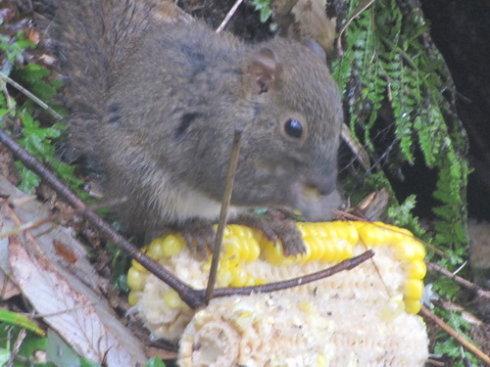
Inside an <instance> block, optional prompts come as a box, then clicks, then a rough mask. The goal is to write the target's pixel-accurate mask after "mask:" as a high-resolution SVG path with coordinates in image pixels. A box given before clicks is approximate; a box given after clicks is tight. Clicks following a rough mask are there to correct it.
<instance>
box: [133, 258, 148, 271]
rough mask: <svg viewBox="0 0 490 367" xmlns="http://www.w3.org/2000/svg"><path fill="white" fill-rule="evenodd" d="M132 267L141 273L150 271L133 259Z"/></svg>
mask: <svg viewBox="0 0 490 367" xmlns="http://www.w3.org/2000/svg"><path fill="white" fill-rule="evenodd" d="M131 266H132V267H133V268H134V269H136V270H138V271H139V272H141V273H145V272H147V271H148V270H146V268H145V267H144V266H143V265H141V264H140V263H139V262H137V261H136V260H134V259H133V260H131Z"/></svg>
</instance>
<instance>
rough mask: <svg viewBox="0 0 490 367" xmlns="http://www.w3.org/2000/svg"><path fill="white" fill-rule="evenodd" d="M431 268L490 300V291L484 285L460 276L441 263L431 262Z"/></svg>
mask: <svg viewBox="0 0 490 367" xmlns="http://www.w3.org/2000/svg"><path fill="white" fill-rule="evenodd" d="M429 270H433V271H436V272H438V273H440V274H442V275H444V276H446V277H448V278H450V279H452V280H454V281H455V282H456V283H458V284H459V285H461V286H463V287H465V288H467V289H469V290H472V291H474V292H476V294H477V295H479V296H480V297H484V298H488V299H489V300H490V291H488V290H485V289H483V288H482V287H480V286H478V285H476V284H475V283H472V282H470V281H469V280H466V279H464V278H463V277H460V276H459V275H456V274H453V273H451V272H450V271H449V270H447V269H446V268H444V267H442V266H440V265H439V264H435V263H429Z"/></svg>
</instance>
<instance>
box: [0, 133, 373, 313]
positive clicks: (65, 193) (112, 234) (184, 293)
mask: <svg viewBox="0 0 490 367" xmlns="http://www.w3.org/2000/svg"><path fill="white" fill-rule="evenodd" d="M0 143H3V144H4V145H5V146H6V147H7V148H8V149H9V150H10V151H11V152H12V153H13V154H14V155H15V156H16V157H17V159H19V160H20V161H22V163H24V165H25V166H26V167H27V168H30V169H31V170H33V171H34V172H35V173H36V174H38V175H39V176H40V177H41V178H42V179H43V180H44V181H45V182H46V183H47V184H48V185H50V186H51V188H52V189H53V190H54V191H56V192H57V193H58V195H60V196H61V197H62V198H63V199H65V200H66V201H67V202H68V203H69V204H70V205H71V206H73V207H74V208H75V210H77V211H79V212H80V216H81V217H82V218H84V219H85V220H87V221H88V222H90V223H91V224H92V225H93V226H94V227H96V228H97V229H98V230H99V231H100V233H101V234H102V235H103V236H104V237H105V238H106V239H107V240H109V241H110V242H112V243H114V244H115V245H117V246H118V247H120V248H121V249H123V250H124V251H126V253H127V254H128V255H129V256H130V257H131V258H132V259H134V260H136V261H137V262H139V263H140V264H141V265H142V266H143V267H145V268H146V269H147V270H149V271H150V272H151V273H153V274H154V275H155V276H156V277H157V278H159V279H160V280H162V281H163V282H164V283H165V284H167V285H168V286H169V287H171V288H172V289H173V290H175V291H176V292H177V294H178V295H179V297H180V298H181V299H182V300H183V301H184V302H185V303H186V304H187V305H188V306H189V307H190V308H193V309H196V308H198V307H200V306H202V305H203V304H204V301H205V299H204V296H205V290H204V289H202V290H201V289H198V290H196V289H194V288H192V287H190V286H189V285H187V284H186V283H184V282H182V281H181V280H180V279H179V278H177V277H176V276H175V275H174V274H172V273H171V272H170V271H168V270H167V269H165V268H164V267H162V266H161V265H160V264H159V263H158V262H156V261H154V260H152V259H150V258H149V257H148V256H146V255H145V254H143V253H141V252H139V251H138V248H137V247H136V246H134V245H133V244H132V243H130V242H129V241H128V240H126V239H125V238H124V237H123V236H121V235H120V234H119V233H117V232H116V231H114V229H113V228H112V227H111V226H110V225H109V224H108V223H107V222H105V221H104V220H103V219H102V218H100V217H99V216H98V215H97V214H96V213H95V212H94V211H93V210H91V209H90V208H88V207H87V206H86V205H85V204H84V203H83V201H81V200H80V199H79V198H78V197H77V196H76V195H75V194H74V193H73V192H72V191H71V190H70V189H69V188H68V187H66V185H65V184H63V182H61V181H60V180H59V179H58V178H57V177H56V176H55V175H54V174H53V173H51V172H50V171H49V170H48V169H47V168H46V167H44V166H43V165H42V164H41V163H40V162H39V161H38V160H37V159H36V158H34V157H33V156H31V155H30V154H29V153H28V152H27V151H25V150H24V149H22V148H21V147H20V146H19V145H18V144H17V143H16V142H15V141H14V140H13V139H12V138H11V137H10V136H9V135H8V134H6V133H5V132H4V131H3V130H2V129H0ZM373 256H374V253H373V252H372V251H371V250H369V251H366V252H364V253H363V254H361V255H359V256H357V257H354V258H352V259H349V260H345V261H342V262H341V263H339V264H337V265H335V266H333V267H331V268H328V269H325V270H322V271H320V272H317V273H314V274H308V275H305V276H302V277H298V278H295V279H291V280H286V281H283V282H275V283H269V284H266V285H263V286H255V287H243V288H218V289H215V290H214V292H213V296H214V297H226V296H232V295H246V294H251V293H259V292H261V293H264V292H274V291H277V290H282V289H288V288H292V287H295V286H299V285H301V284H305V283H309V282H313V281H316V280H319V279H323V278H326V277H328V276H331V275H333V274H335V273H338V272H340V271H342V270H350V269H352V268H354V267H356V266H358V265H359V264H361V263H362V262H364V261H366V260H367V259H369V258H371V257H373Z"/></svg>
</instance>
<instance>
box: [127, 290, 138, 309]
mask: <svg viewBox="0 0 490 367" xmlns="http://www.w3.org/2000/svg"><path fill="white" fill-rule="evenodd" d="M138 300H139V294H138V292H136V291H131V292H129V295H128V303H129V305H130V306H134V305H135V304H137V303H138Z"/></svg>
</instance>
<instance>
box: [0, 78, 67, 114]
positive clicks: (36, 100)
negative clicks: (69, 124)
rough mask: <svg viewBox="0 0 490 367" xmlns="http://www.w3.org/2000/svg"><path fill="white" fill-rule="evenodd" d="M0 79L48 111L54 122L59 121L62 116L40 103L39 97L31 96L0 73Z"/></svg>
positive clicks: (30, 93)
mask: <svg viewBox="0 0 490 367" xmlns="http://www.w3.org/2000/svg"><path fill="white" fill-rule="evenodd" d="M0 78H2V79H3V80H4V81H6V82H7V83H9V84H10V85H11V86H12V87H14V88H15V89H17V90H18V91H19V92H21V93H22V94H24V95H25V96H26V97H28V98H30V99H32V100H33V101H34V102H35V103H36V104H37V105H39V106H40V107H41V108H43V109H44V110H46V111H48V112H49V113H50V114H51V115H52V116H53V117H54V118H55V119H56V120H61V119H62V118H63V116H61V115H60V114H59V113H58V112H56V111H55V110H53V109H52V108H51V107H49V106H48V105H47V104H46V103H45V102H44V101H42V100H41V99H40V98H39V97H37V96H36V95H34V94H32V92H30V91H28V90H27V89H26V88H24V87H23V86H22V85H20V84H19V83H17V82H16V81H15V80H13V79H12V78H10V77H9V76H8V75H5V74H4V73H0Z"/></svg>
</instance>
